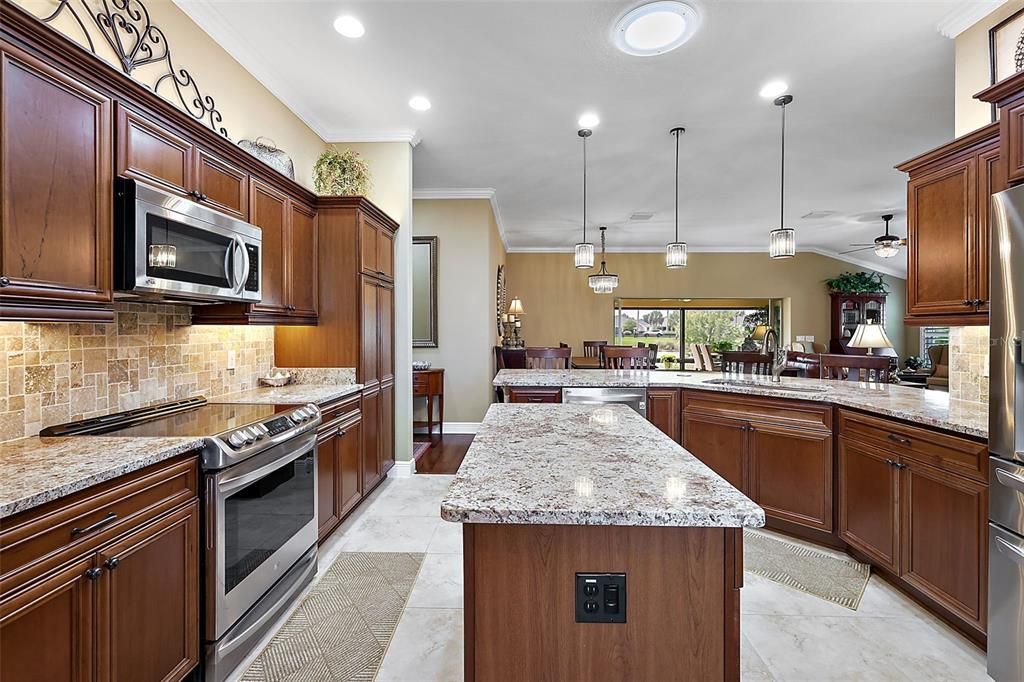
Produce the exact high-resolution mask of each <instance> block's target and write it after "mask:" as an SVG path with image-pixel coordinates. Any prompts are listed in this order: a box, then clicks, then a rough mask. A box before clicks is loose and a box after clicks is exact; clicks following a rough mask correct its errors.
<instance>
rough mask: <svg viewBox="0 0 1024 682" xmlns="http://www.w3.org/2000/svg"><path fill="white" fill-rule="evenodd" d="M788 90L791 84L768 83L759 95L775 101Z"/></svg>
mask: <svg viewBox="0 0 1024 682" xmlns="http://www.w3.org/2000/svg"><path fill="white" fill-rule="evenodd" d="M786 90H789V84H788V83H786V81H768V82H767V83H765V84H764V87H762V88H761V92H760V93H758V94H760V95H761V97H764V98H766V99H775V98H776V97H778V96H779V95H781V94H784V93H785V92H786Z"/></svg>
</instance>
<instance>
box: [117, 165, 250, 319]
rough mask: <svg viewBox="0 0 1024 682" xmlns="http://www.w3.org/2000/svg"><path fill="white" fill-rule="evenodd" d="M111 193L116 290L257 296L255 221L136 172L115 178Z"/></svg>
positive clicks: (204, 298)
mask: <svg viewBox="0 0 1024 682" xmlns="http://www.w3.org/2000/svg"><path fill="white" fill-rule="evenodd" d="M115 193H116V197H115V199H116V201H115V206H116V222H117V229H116V230H115V236H116V239H115V253H116V259H115V289H117V291H118V292H119V295H121V296H122V297H123V296H124V295H125V294H130V295H132V296H135V297H141V298H146V299H159V300H168V301H183V302H193V303H195V302H199V303H201V302H222V301H249V302H258V301H259V300H260V298H261V291H260V273H261V271H262V231H261V230H260V228H258V227H256V226H254V225H250V224H249V223H247V222H244V221H242V220H238V219H237V218H232V217H231V216H229V215H226V214H224V213H221V212H219V211H214V210H213V209H210V208H207V207H206V206H203V205H201V204H199V203H197V202H195V201H190V200H188V199H184V198H182V197H179V196H176V195H174V194H170V193H168V192H164V191H163V190H161V189H158V188H156V187H152V186H150V185H146V184H144V183H141V182H138V181H136V180H130V179H126V178H117V181H116V187H115Z"/></svg>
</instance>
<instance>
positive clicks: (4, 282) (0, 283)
mask: <svg viewBox="0 0 1024 682" xmlns="http://www.w3.org/2000/svg"><path fill="white" fill-rule="evenodd" d="M10 285H11V280H10V279H8V278H7V277H0V287H7V286H10Z"/></svg>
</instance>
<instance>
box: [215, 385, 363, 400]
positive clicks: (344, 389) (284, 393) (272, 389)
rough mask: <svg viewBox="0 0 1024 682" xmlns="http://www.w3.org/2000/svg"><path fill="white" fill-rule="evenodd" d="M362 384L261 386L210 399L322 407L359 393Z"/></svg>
mask: <svg viewBox="0 0 1024 682" xmlns="http://www.w3.org/2000/svg"><path fill="white" fill-rule="evenodd" d="M362 388H363V385H362V384H288V385H287V386H260V387H258V388H250V389H249V390H247V391H236V392H235V393H228V394H227V395H221V396H217V397H216V398H210V402H211V403H264V404H282V405H286V404H291V403H295V404H301V403H316V404H317V405H322V404H324V403H329V402H331V401H332V400H337V399H339V398H344V397H345V396H347V395H351V394H353V393H358V392H359V391H361V390H362Z"/></svg>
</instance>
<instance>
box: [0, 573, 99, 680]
mask: <svg viewBox="0 0 1024 682" xmlns="http://www.w3.org/2000/svg"><path fill="white" fill-rule="evenodd" d="M92 568H93V557H92V556H89V557H87V558H84V559H81V560H79V561H77V562H75V563H73V564H70V565H69V566H68V567H67V568H65V569H63V570H61V571H59V572H57V573H54V574H50V575H49V576H46V577H43V578H42V579H39V580H37V581H35V582H34V583H32V584H30V585H28V586H26V587H24V588H23V589H22V588H20V586H19V588H17V591H15V590H9V591H8V593H6V594H4V596H3V599H2V600H0V680H39V681H40V682H43V681H46V682H50V681H54V682H57V681H59V682H85V681H86V680H91V679H93V664H94V662H95V658H94V656H95V641H94V638H95V630H96V617H95V589H96V581H95V580H90V579H89V578H88V577H87V576H86V571H88V570H90V569H92Z"/></svg>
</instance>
